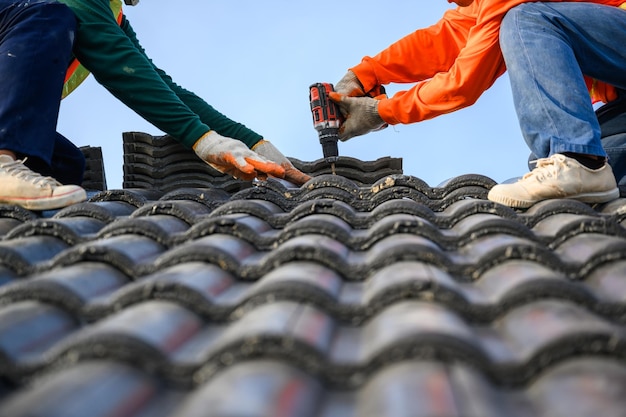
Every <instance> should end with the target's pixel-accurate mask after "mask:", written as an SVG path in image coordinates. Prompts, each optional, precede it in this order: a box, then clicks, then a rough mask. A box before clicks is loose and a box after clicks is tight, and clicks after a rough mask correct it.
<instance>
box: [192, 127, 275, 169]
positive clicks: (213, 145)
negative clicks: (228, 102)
mask: <svg viewBox="0 0 626 417" xmlns="http://www.w3.org/2000/svg"><path fill="white" fill-rule="evenodd" d="M193 150H194V152H195V153H196V155H198V156H199V157H200V158H201V159H202V160H203V161H204V162H206V163H207V164H209V165H211V166H212V167H213V168H215V169H217V170H218V171H220V172H222V173H225V174H230V175H232V176H233V177H235V178H238V179H242V180H245V181H251V180H253V179H255V178H260V179H264V178H266V177H267V175H272V176H274V177H279V178H283V177H284V176H285V169H284V168H283V167H281V166H280V165H278V164H276V163H274V162H272V161H268V160H267V159H266V158H264V157H262V156H261V155H259V154H257V153H255V152H254V151H251V150H250V149H248V147H247V146H246V145H245V144H244V143H243V142H240V141H238V140H236V139H231V138H227V137H225V136H221V135H219V134H218V133H216V132H215V131H213V130H210V131H209V132H208V133H206V134H205V135H204V136H202V137H201V138H200V139H198V141H196V143H195V144H194V145H193Z"/></svg>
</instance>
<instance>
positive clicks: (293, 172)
mask: <svg viewBox="0 0 626 417" xmlns="http://www.w3.org/2000/svg"><path fill="white" fill-rule="evenodd" d="M252 150H253V151H254V152H256V153H258V154H259V155H261V156H262V157H264V158H265V159H267V160H269V161H272V162H276V163H277V164H279V165H280V166H282V167H283V168H284V169H285V177H284V178H285V179H286V180H287V181H289V182H291V183H293V184H296V185H298V186H300V185H302V184H304V183H305V182H307V181H308V180H310V179H311V177H310V176H309V175H307V174H305V173H304V172H302V171H300V170H299V169H298V168H296V167H294V166H293V164H292V163H291V161H290V160H289V159H287V157H286V156H285V155H283V154H282V153H281V152H280V151H279V150H278V149H277V148H276V147H275V146H274V145H272V144H271V143H270V142H269V141H267V140H265V139H263V140H261V141H259V142H258V143H257V144H256V145H254V146H253V147H252Z"/></svg>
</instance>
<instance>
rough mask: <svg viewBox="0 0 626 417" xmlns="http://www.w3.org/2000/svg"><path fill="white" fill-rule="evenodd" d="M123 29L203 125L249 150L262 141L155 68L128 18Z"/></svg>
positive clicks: (252, 132) (155, 69) (243, 126)
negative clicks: (237, 141) (239, 142)
mask: <svg viewBox="0 0 626 417" xmlns="http://www.w3.org/2000/svg"><path fill="white" fill-rule="evenodd" d="M121 27H122V30H123V31H124V33H125V34H126V36H128V38H129V39H130V40H131V42H132V43H133V45H134V46H135V48H136V49H137V50H138V51H140V52H141V53H142V55H144V56H145V58H146V59H148V61H149V62H150V64H151V65H152V66H153V68H154V71H156V73H157V74H158V76H159V77H160V78H161V80H163V81H164V82H165V83H166V84H167V86H168V88H169V89H171V90H172V91H173V92H174V93H175V94H176V96H177V97H178V98H179V99H180V100H182V102H183V103H184V104H185V105H186V106H187V107H189V109H190V110H191V111H192V112H193V113H195V114H197V115H198V116H199V117H200V120H201V121H202V122H203V123H205V124H206V125H208V126H209V127H210V128H211V129H212V130H214V131H216V132H217V133H219V134H220V135H223V136H227V137H230V138H234V139H238V140H240V141H242V142H243V143H245V144H246V145H247V146H248V147H249V148H251V147H252V146H254V145H255V144H256V143H258V142H259V141H260V140H261V139H262V137H261V135H259V134H258V133H256V132H254V131H252V130H251V129H249V128H247V127H246V126H245V125H243V124H241V123H239V122H236V121H234V120H232V119H230V118H228V117H226V116H225V115H223V114H222V113H220V112H219V111H217V110H216V109H214V108H213V107H212V106H211V105H210V104H208V103H207V102H206V101H205V100H203V99H202V98H200V97H198V96H197V95H196V94H195V93H193V92H191V91H189V90H186V89H184V88H183V87H181V86H179V85H178V84H176V83H175V82H174V81H173V80H172V78H171V77H170V76H169V75H168V74H167V73H165V71H163V70H162V69H160V68H158V67H157V66H155V65H154V63H153V62H152V60H151V59H150V58H149V57H148V56H147V54H146V53H145V50H144V49H143V47H142V46H141V45H140V43H139V41H138V40H137V35H136V34H135V31H134V30H133V28H132V26H131V25H130V23H129V22H128V20H127V19H126V17H124V18H123V21H122V25H121Z"/></svg>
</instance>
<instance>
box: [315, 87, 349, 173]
mask: <svg viewBox="0 0 626 417" xmlns="http://www.w3.org/2000/svg"><path fill="white" fill-rule="evenodd" d="M332 91H334V89H333V85H332V84H329V83H315V84H312V85H311V86H310V87H309V101H310V102H311V112H312V113H313V127H315V130H317V133H318V135H319V138H320V143H321V145H322V152H323V153H324V159H325V160H326V162H328V163H329V164H330V168H331V170H332V173H333V175H334V174H335V162H336V161H337V159H338V157H339V150H338V149H337V141H338V140H339V127H340V126H341V123H343V116H342V115H341V111H340V110H339V106H337V104H336V103H335V102H333V101H332V100H331V99H330V98H329V97H328V94H329V93H331V92H332Z"/></svg>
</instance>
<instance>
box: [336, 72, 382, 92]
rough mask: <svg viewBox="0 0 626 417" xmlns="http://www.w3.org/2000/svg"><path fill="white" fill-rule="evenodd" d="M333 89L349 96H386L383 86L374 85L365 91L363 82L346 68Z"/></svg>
mask: <svg viewBox="0 0 626 417" xmlns="http://www.w3.org/2000/svg"><path fill="white" fill-rule="evenodd" d="M335 91H336V92H337V93H339V94H343V95H346V96H349V97H365V96H368V97H373V98H376V99H382V98H387V93H386V91H385V87H383V86H382V85H376V86H374V87H373V88H372V89H371V90H369V91H365V88H363V84H361V81H359V79H358V78H357V76H356V74H354V72H352V71H350V70H348V72H347V73H346V75H344V76H343V78H342V79H341V80H339V82H338V83H337V85H335Z"/></svg>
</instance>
